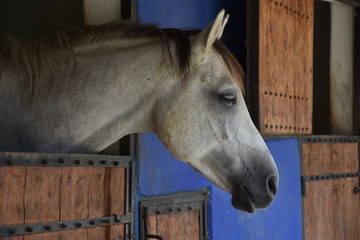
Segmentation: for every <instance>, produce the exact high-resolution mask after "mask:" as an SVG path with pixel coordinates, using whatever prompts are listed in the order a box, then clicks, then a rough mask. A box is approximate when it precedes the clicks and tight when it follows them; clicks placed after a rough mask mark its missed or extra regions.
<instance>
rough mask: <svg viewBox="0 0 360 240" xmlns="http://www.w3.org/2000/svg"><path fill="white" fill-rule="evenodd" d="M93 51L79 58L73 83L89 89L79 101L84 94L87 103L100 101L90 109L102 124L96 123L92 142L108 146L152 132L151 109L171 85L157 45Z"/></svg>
mask: <svg viewBox="0 0 360 240" xmlns="http://www.w3.org/2000/svg"><path fill="white" fill-rule="evenodd" d="M93 51H94V50H92V49H91V50H90V52H87V51H86V50H83V52H82V53H80V54H79V58H78V71H77V74H78V76H79V79H77V80H76V81H78V80H80V81H79V82H83V81H86V82H87V85H88V86H89V85H90V86H92V87H87V88H86V91H82V92H81V95H82V96H81V97H82V98H83V97H84V96H83V94H86V95H87V99H93V97H92V96H96V95H97V96H98V99H101V101H100V102H99V101H98V106H92V108H96V109H97V114H99V117H100V119H103V122H105V124H104V123H102V122H101V123H98V126H99V130H98V131H97V132H99V133H98V135H102V136H96V137H95V138H98V139H101V138H104V139H103V140H102V141H104V142H106V141H109V142H110V143H112V142H113V141H114V140H117V139H118V138H120V137H122V136H124V135H126V134H130V133H135V132H154V129H153V116H152V114H153V108H154V105H155V104H156V102H157V101H158V99H159V98H161V96H162V95H164V94H166V93H167V92H168V91H169V90H170V89H171V87H172V85H174V83H175V81H174V79H172V78H173V77H172V76H171V75H172V74H171V73H170V71H169V70H165V69H166V67H167V65H168V64H166V61H163V60H164V59H163V54H162V47H161V44H145V45H143V46H140V45H139V46H136V47H132V48H130V49H124V48H122V47H120V50H117V49H116V47H115V48H114V49H111V47H110V49H106V50H104V49H101V52H100V53H95V52H93ZM104 52H105V54H104ZM94 53H95V54H94ZM93 66H96V67H93ZM99 93H100V94H99ZM94 105H95V103H94ZM106 116H107V117H106ZM104 118H108V119H106V120H105V119H104ZM84 121H86V119H83V120H82V122H84ZM89 124H92V125H93V123H91V122H90V123H89ZM95 135H97V134H95ZM109 135H111V136H109ZM93 138H94V137H90V138H88V140H90V141H94V139H93ZM108 139H109V140H108Z"/></svg>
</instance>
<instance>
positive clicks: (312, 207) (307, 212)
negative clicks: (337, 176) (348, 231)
mask: <svg viewBox="0 0 360 240" xmlns="http://www.w3.org/2000/svg"><path fill="white" fill-rule="evenodd" d="M334 181H335V180H329V181H319V182H307V183H306V196H305V197H304V198H303V214H304V216H303V218H304V220H303V223H304V240H318V239H327V240H335V239H336V238H333V236H334V234H335V231H334V225H335V224H334V206H335V204H336V202H335V201H334V198H333V197H332V194H333V182H334Z"/></svg>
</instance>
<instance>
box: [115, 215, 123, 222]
mask: <svg viewBox="0 0 360 240" xmlns="http://www.w3.org/2000/svg"><path fill="white" fill-rule="evenodd" d="M121 220H122V218H121V217H120V216H118V215H115V222H117V223H118V222H121Z"/></svg>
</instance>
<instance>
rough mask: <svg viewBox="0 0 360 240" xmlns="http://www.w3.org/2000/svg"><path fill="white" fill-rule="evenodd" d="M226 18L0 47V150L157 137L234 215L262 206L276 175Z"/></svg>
mask: <svg viewBox="0 0 360 240" xmlns="http://www.w3.org/2000/svg"><path fill="white" fill-rule="evenodd" d="M228 18H229V15H227V14H225V11H224V10H222V11H221V12H220V13H219V14H218V15H217V17H216V18H215V20H214V21H212V22H211V23H210V24H209V25H208V26H207V27H206V28H204V29H203V30H197V31H196V30H180V29H171V28H167V29H166V28H163V29H161V28H158V27H156V26H155V25H144V24H139V23H134V22H128V21H125V22H124V21H122V22H121V21H115V22H111V23H107V24H103V25H98V26H84V27H79V28H74V29H70V30H67V31H65V32H61V33H57V34H55V35H53V36H48V37H42V38H40V39H35V40H27V41H15V40H12V41H9V42H7V43H5V44H2V45H1V47H0V74H1V75H0V96H1V101H0V116H1V117H0V150H1V151H8V152H12V151H22V152H66V153H98V152H100V151H101V150H103V149H104V148H106V147H107V146H109V145H110V144H111V143H113V142H115V141H117V140H118V139H120V138H121V137H123V136H125V135H127V134H131V133H138V132H150V133H155V134H157V136H158V137H159V139H160V140H161V142H162V143H163V144H164V146H165V147H166V148H167V149H168V150H169V151H170V153H171V154H172V155H173V156H174V157H175V158H177V159H179V160H181V161H184V162H185V163H187V164H189V165H190V166H192V167H193V168H194V169H195V170H197V171H199V172H200V173H201V174H203V175H204V176H205V177H206V178H208V179H209V180H210V181H211V182H212V183H214V184H215V185H216V186H218V187H220V188H221V189H223V190H225V191H227V192H229V193H230V194H231V195H232V198H231V202H232V205H233V207H234V208H236V209H239V210H243V211H246V212H250V213H252V212H255V211H256V209H263V208H266V207H268V206H269V205H270V204H271V202H272V200H273V198H274V196H275V194H276V190H277V187H278V181H279V180H278V179H279V177H278V170H277V167H276V164H275V162H274V159H273V157H272V155H271V154H270V151H269V150H268V148H267V146H266V144H265V143H264V140H263V138H262V137H261V135H260V133H259V132H258V131H257V129H256V127H255V126H254V124H253V122H252V121H251V118H250V116H249V113H248V110H247V108H246V104H245V100H244V97H243V95H244V85H243V81H244V73H243V71H242V68H241V66H240V64H239V63H238V62H237V60H236V58H235V57H234V56H233V55H232V54H231V53H230V52H229V50H228V49H227V48H226V47H225V45H224V44H223V43H222V42H221V41H220V38H221V36H222V34H223V30H224V27H225V25H226V23H227V22H228Z"/></svg>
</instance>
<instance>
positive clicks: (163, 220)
mask: <svg viewBox="0 0 360 240" xmlns="http://www.w3.org/2000/svg"><path fill="white" fill-rule="evenodd" d="M199 214H200V213H199V211H191V212H183V213H172V214H164V215H155V216H149V217H148V219H147V229H148V234H155V235H159V236H161V237H163V238H164V239H166V240H183V239H187V240H200V222H199Z"/></svg>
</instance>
